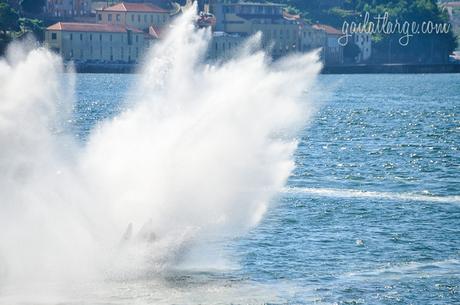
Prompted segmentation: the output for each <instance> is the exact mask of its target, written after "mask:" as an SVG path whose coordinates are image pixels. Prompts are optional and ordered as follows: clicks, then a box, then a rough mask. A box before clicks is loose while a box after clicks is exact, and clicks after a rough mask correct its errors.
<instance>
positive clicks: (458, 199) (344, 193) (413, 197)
mask: <svg viewBox="0 0 460 305" xmlns="http://www.w3.org/2000/svg"><path fill="white" fill-rule="evenodd" d="M282 193H287V194H310V195H314V196H321V197H336V198H371V199H382V200H395V201H400V200H403V201H422V202H436V203H453V204H460V196H455V195H453V196H434V195H423V194H416V193H392V192H373V191H362V190H355V189H335V188H308V187H287V188H284V189H283V191H282Z"/></svg>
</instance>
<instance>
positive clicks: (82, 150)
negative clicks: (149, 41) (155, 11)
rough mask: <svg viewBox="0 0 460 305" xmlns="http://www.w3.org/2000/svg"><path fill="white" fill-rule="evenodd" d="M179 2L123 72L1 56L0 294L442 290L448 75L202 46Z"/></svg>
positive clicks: (411, 298)
mask: <svg viewBox="0 0 460 305" xmlns="http://www.w3.org/2000/svg"><path fill="white" fill-rule="evenodd" d="M184 16H185V17H184V18H181V19H179V21H178V24H176V26H175V28H174V29H175V30H173V33H174V35H170V36H169V38H168V39H166V40H165V41H164V42H163V43H161V44H160V45H158V47H157V48H155V49H154V50H152V51H151V54H150V55H149V56H147V62H146V63H144V65H143V69H142V71H140V73H139V74H133V75H104V74H92V75H88V74H78V75H75V74H73V73H71V72H70V73H69V71H67V73H63V72H65V71H64V69H63V68H62V64H61V63H60V60H59V59H58V58H57V57H56V56H53V55H52V54H50V53H49V52H47V51H45V50H41V49H35V50H31V49H30V48H29V49H28V48H27V47H17V48H16V49H15V50H14V51H15V52H10V57H9V59H8V60H7V61H1V62H0V72H1V73H0V77H1V78H2V83H1V86H2V87H1V88H2V90H1V91H0V97H1V101H2V103H1V104H0V143H1V145H2V150H1V151H0V169H1V173H2V176H0V191H1V192H0V195H1V197H0V198H1V202H0V212H1V213H0V221H1V225H2V227H1V231H0V241H1V244H0V303H1V304H305V303H316V304H335V303H339V304H359V303H363V304H397V303H402V304H407V303H416V304H417V303H420V304H430V303H432V304H455V303H458V302H459V291H458V290H459V279H460V261H459V256H460V249H459V248H460V246H459V244H460V243H459V239H460V237H459V236H460V235H459V234H458V233H459V229H458V224H459V216H460V213H459V212H460V197H459V178H458V176H459V175H458V172H459V163H460V162H459V161H460V160H459V158H460V157H459V153H458V149H459V147H458V145H459V144H458V143H459V109H458V107H459V106H458V104H459V99H458V92H459V89H460V88H459V84H460V79H459V77H458V76H457V75H351V76H348V75H347V76H330V75H323V76H319V77H317V76H316V74H317V72H318V71H319V65H318V64H317V63H315V62H316V58H317V57H316V56H315V54H309V55H305V56H296V57H293V58H290V59H288V60H286V61H283V62H278V63H271V62H269V60H268V59H267V58H265V56H264V54H263V52H260V51H257V43H258V40H259V38H258V37H254V38H253V41H249V42H248V43H247V45H246V48H245V49H243V50H241V52H240V53H239V54H235V58H234V59H233V60H230V61H228V62H224V63H214V64H209V65H208V64H207V63H204V62H202V61H201V59H200V54H202V53H203V51H204V50H205V48H206V41H207V40H208V39H209V32H206V31H196V30H195V29H194V28H193V26H191V23H190V21H191V20H192V17H193V16H192V14H191V13H190V12H189V13H187V14H185V15H184ZM32 49H33V48H32Z"/></svg>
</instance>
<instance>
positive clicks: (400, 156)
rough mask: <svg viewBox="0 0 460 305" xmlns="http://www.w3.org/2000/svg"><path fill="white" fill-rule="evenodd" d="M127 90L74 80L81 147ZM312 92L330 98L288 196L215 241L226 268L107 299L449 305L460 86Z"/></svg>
mask: <svg viewBox="0 0 460 305" xmlns="http://www.w3.org/2000/svg"><path fill="white" fill-rule="evenodd" d="M136 78H137V76H136V75H94V74H80V75H78V76H77V86H76V90H77V95H78V101H77V111H76V113H75V119H76V121H77V124H76V126H75V128H76V132H75V133H76V135H77V136H78V137H79V138H80V139H81V141H85V139H86V136H87V134H88V133H89V131H90V130H91V129H92V128H93V126H94V124H95V123H96V122H98V121H99V120H101V119H103V118H106V117H110V116H114V115H116V113H118V112H119V111H120V109H121V108H122V101H123V99H124V98H125V94H126V92H127V88H128V87H129V86H130V85H132V84H133V82H136ZM319 83H320V85H321V88H323V90H328V92H331V93H330V94H329V95H328V97H327V99H326V101H323V103H322V105H321V107H320V109H319V110H318V111H317V113H316V114H315V116H314V118H313V121H312V123H311V124H310V125H309V126H307V127H306V128H305V129H304V130H303V132H302V135H301V140H300V143H299V147H298V149H297V151H296V154H295V161H296V169H295V171H294V173H293V174H292V175H291V177H290V178H289V181H288V183H287V186H286V188H285V189H284V191H283V192H282V193H280V194H279V196H278V197H277V199H276V200H275V203H274V205H273V206H272V208H271V209H269V210H268V212H267V214H266V216H265V217H264V219H263V220H262V222H261V223H260V224H259V225H258V226H257V227H256V228H254V229H253V230H251V231H250V232H249V234H248V235H246V236H242V237H241V238H237V239H234V240H229V241H226V242H225V247H226V248H227V250H228V252H229V253H232V255H233V259H234V261H235V262H236V263H237V266H236V268H235V269H233V270H227V271H215V272H200V271H199V270H198V271H197V272H190V273H178V274H172V275H170V278H168V279H165V280H164V281H165V282H167V283H168V287H169V288H170V289H172V291H173V292H172V291H170V290H166V291H167V292H164V294H166V295H162V292H161V291H163V290H164V288H161V287H162V286H161V285H160V286H156V285H159V284H158V283H155V284H153V283H149V281H148V280H145V281H141V282H137V283H135V284H134V283H123V284H119V283H118V284H117V285H115V287H116V288H115V287H112V288H111V289H114V290H115V291H112V294H110V292H106V293H107V294H108V297H110V298H113V300H114V302H121V303H123V302H126V303H127V304H128V303H131V302H134V301H137V300H140V301H141V302H143V301H145V302H152V303H155V302H158V301H160V300H162V301H164V302H165V303H168V300H172V301H171V302H176V301H177V299H179V301H177V302H179V303H183V304H188V303H194V302H196V303H202V302H203V303H206V302H209V303H212V304H217V303H218V304H225V303H241V304H246V303H252V302H253V303H264V302H274V303H280V304H304V303H315V304H335V303H338V304H455V303H458V302H460V291H459V290H460V175H459V170H460V168H459V166H460V153H459V149H460V147H459V145H460V129H459V128H460V124H459V123H460V121H459V118H460V98H459V93H460V75H448V74H445V75H442V74H440V75H321V76H320V77H319ZM254 119H257V118H256V117H255V118H254ZM210 179H212V177H210ZM195 290H196V291H195ZM127 291H131V292H132V293H129V292H127ZM195 292H197V295H195V294H194V293H195ZM125 294H127V296H126V297H127V299H124V297H125ZM115 300H116V301H115Z"/></svg>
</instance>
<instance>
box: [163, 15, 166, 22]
mask: <svg viewBox="0 0 460 305" xmlns="http://www.w3.org/2000/svg"><path fill="white" fill-rule="evenodd" d="M163 23H166V16H165V15H163Z"/></svg>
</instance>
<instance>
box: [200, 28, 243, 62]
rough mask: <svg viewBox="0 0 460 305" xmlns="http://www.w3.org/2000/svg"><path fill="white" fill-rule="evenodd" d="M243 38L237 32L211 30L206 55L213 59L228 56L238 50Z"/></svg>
mask: <svg viewBox="0 0 460 305" xmlns="http://www.w3.org/2000/svg"><path fill="white" fill-rule="evenodd" d="M244 40H245V38H244V37H242V36H241V35H238V34H228V33H225V32H213V33H212V40H211V43H210V44H209V48H208V54H207V56H208V58H209V59H213V60H216V59H225V58H228V57H230V56H232V55H234V54H235V52H237V51H238V48H239V47H240V45H241V43H242V42H243V41H244Z"/></svg>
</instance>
